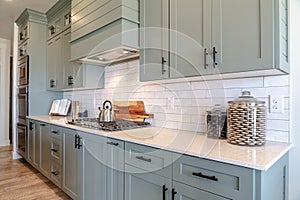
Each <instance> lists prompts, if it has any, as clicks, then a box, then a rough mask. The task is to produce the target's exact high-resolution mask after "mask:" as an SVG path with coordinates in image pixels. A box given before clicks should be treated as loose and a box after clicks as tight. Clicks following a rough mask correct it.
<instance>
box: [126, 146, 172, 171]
mask: <svg viewBox="0 0 300 200" xmlns="http://www.w3.org/2000/svg"><path fill="white" fill-rule="evenodd" d="M125 150H126V151H125V171H126V172H129V173H131V172H135V173H147V172H152V173H156V174H159V175H161V176H165V177H170V176H171V170H169V169H168V168H170V167H171V166H172V153H171V152H168V151H164V150H161V149H156V148H152V147H147V146H143V145H138V144H133V143H126V144H125Z"/></svg>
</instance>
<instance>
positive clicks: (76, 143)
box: [75, 135, 78, 149]
mask: <svg viewBox="0 0 300 200" xmlns="http://www.w3.org/2000/svg"><path fill="white" fill-rule="evenodd" d="M77 147H78V135H75V149H77Z"/></svg>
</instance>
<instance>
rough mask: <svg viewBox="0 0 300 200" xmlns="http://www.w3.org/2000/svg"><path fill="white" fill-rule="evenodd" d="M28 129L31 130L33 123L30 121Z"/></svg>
mask: <svg viewBox="0 0 300 200" xmlns="http://www.w3.org/2000/svg"><path fill="white" fill-rule="evenodd" d="M29 130H31V131H32V130H33V123H32V122H29Z"/></svg>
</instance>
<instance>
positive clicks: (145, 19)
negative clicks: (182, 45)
mask: <svg viewBox="0 0 300 200" xmlns="http://www.w3.org/2000/svg"><path fill="white" fill-rule="evenodd" d="M168 6H169V5H168V1H166V0H151V1H148V0H141V1H140V11H141V14H140V28H141V29H140V80H141V81H148V80H159V79H165V78H169V54H168V51H169V47H168V46H169V40H168V34H169V32H168V23H169V22H168V15H169V13H168ZM154 10H155V14H154V13H153V11H154Z"/></svg>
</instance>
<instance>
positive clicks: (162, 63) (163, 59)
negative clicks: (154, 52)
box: [161, 57, 167, 74]
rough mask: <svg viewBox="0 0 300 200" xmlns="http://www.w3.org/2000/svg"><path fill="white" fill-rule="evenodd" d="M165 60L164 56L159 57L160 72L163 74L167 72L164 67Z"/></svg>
mask: <svg viewBox="0 0 300 200" xmlns="http://www.w3.org/2000/svg"><path fill="white" fill-rule="evenodd" d="M166 62H167V61H166V60H165V58H164V57H161V73H162V74H165V73H166V72H167V70H166V69H165V64H166Z"/></svg>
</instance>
